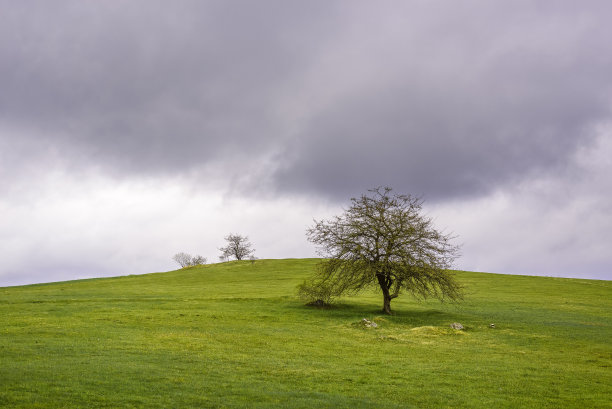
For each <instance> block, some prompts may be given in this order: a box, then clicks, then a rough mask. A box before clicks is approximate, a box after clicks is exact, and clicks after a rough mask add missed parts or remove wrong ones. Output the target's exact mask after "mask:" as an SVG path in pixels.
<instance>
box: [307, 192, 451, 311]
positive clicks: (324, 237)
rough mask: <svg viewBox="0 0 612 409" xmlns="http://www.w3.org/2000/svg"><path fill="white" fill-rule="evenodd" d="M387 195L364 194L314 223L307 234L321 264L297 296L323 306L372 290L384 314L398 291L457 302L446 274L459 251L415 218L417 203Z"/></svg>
mask: <svg viewBox="0 0 612 409" xmlns="http://www.w3.org/2000/svg"><path fill="white" fill-rule="evenodd" d="M391 191H392V189H391V188H389V187H385V188H381V187H379V188H376V189H372V190H369V191H368V192H369V193H370V194H369V195H362V196H361V197H360V198H358V199H355V198H352V199H351V206H350V207H349V208H348V209H347V210H345V211H344V214H342V215H341V216H336V217H335V218H333V219H332V220H327V221H326V220H321V221H316V220H315V225H314V226H313V227H311V228H309V229H308V230H307V236H308V239H309V240H310V241H311V242H313V243H315V244H316V245H318V246H319V253H320V254H321V255H322V256H324V257H326V260H325V261H323V262H322V263H321V264H320V265H319V267H318V270H317V272H316V274H315V275H314V276H313V277H312V278H311V279H310V280H308V281H306V282H304V283H303V284H302V285H301V286H300V287H299V293H300V294H301V295H302V296H304V297H306V298H310V299H312V300H316V299H321V300H323V301H325V302H328V301H329V300H331V299H332V298H333V297H337V296H340V295H342V294H350V293H356V292H358V291H360V290H362V289H364V288H367V287H376V286H378V287H379V288H380V290H381V291H382V294H383V311H384V312H385V313H387V314H391V300H392V299H394V298H396V297H398V296H399V295H400V293H401V292H402V291H403V290H405V291H407V292H409V293H411V294H412V295H414V296H415V297H417V298H427V297H430V296H431V297H435V298H438V299H440V300H445V299H450V300H457V299H460V298H461V296H462V295H461V287H460V285H459V284H458V283H457V282H456V281H455V279H454V277H453V275H452V274H451V273H450V272H449V271H448V270H447V269H448V268H449V267H450V266H451V264H452V262H453V261H454V259H455V258H457V257H458V251H459V247H458V246H455V245H453V244H451V240H452V237H451V236H450V235H445V234H443V233H441V232H439V231H437V230H436V229H434V227H433V224H432V221H431V219H429V218H427V217H425V216H423V215H421V210H422V201H421V200H420V199H418V198H414V197H411V196H409V195H397V194H391Z"/></svg>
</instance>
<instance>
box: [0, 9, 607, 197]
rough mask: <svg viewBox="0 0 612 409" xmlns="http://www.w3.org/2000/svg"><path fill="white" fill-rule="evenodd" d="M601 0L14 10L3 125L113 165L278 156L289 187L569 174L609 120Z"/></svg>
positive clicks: (428, 192) (446, 183) (442, 192)
mask: <svg viewBox="0 0 612 409" xmlns="http://www.w3.org/2000/svg"><path fill="white" fill-rule="evenodd" d="M609 12H610V6H608V5H607V4H606V3H596V2H586V3H581V4H580V5H575V4H574V3H570V2H568V3H559V2H555V3H554V4H552V3H551V4H549V5H546V4H544V3H541V2H517V3H513V4H512V5H511V6H510V5H500V4H493V3H490V2H462V3H461V4H455V3H453V4H449V3H444V2H427V3H422V2H383V3H377V4H372V3H368V2H339V3H338V2H307V3H306V2H269V1H268V2H257V3H253V2H190V1H179V2H176V3H173V4H172V5H169V4H168V3H165V2H118V1H108V2H81V1H78V2H77V1H74V2H72V1H62V2H54V3H53V4H51V3H48V2H19V3H15V2H3V3H2V13H1V16H0V85H1V88H2V93H1V94H0V121H1V122H2V125H4V126H5V127H10V132H9V131H5V132H4V133H3V136H2V137H3V138H8V139H9V142H7V141H5V142H4V143H5V144H8V145H9V148H11V147H12V148H13V149H17V147H16V145H15V144H16V142H15V141H14V138H16V137H18V138H19V139H20V142H19V143H21V144H23V143H27V142H28V141H30V143H31V145H32V146H33V148H32V149H30V152H32V154H33V155H34V154H36V153H38V154H40V155H43V156H45V155H47V156H48V155H49V152H53V153H54V154H55V155H56V156H58V157H61V158H62V159H63V160H64V161H66V162H69V163H72V164H78V165H79V166H92V164H94V165H95V166H98V167H101V168H102V169H103V170H104V171H105V172H108V173H113V174H115V175H118V176H128V177H129V176H130V175H138V174H145V175H151V174H162V175H163V174H180V173H185V172H190V171H193V170H194V169H196V170H197V169H204V168H205V167H206V165H210V164H213V165H214V166H216V167H220V168H223V167H224V163H225V164H226V165H227V162H231V163H232V165H231V166H229V169H228V170H227V172H225V173H224V174H225V175H226V177H228V178H235V177H240V175H241V174H242V175H244V174H245V173H248V172H249V171H250V170H249V169H250V168H249V167H248V166H247V165H245V164H244V163H250V164H252V163H256V162H261V163H263V161H264V160H268V161H269V166H268V165H266V166H267V168H266V169H265V170H264V173H266V175H267V177H268V179H269V180H270V181H271V184H272V186H276V187H277V188H278V189H279V190H280V191H281V192H283V191H292V192H296V191H297V192H317V193H319V194H325V195H328V196H333V197H338V198H344V197H345V196H346V195H347V194H350V193H354V192H355V191H361V190H363V189H364V188H367V187H371V186H374V185H380V184H391V185H393V186H396V187H397V188H398V189H402V190H405V191H410V192H414V193H416V194H423V195H425V196H426V197H429V198H431V199H439V198H440V199H442V198H446V197H455V196H457V195H468V196H469V195H473V194H483V193H486V192H488V191H490V189H491V188H492V187H495V186H499V185H500V184H504V183H507V182H513V181H516V180H517V179H521V178H524V177H527V176H529V175H530V174H532V173H533V172H536V173H537V172H546V171H550V170H551V169H552V170H554V169H555V168H556V167H558V166H562V165H563V163H564V161H565V160H566V159H567V157H568V156H569V155H570V154H571V153H572V152H573V151H574V150H575V149H577V147H579V146H581V145H584V144H588V143H590V141H591V140H592V135H593V132H592V129H593V127H594V126H596V125H597V124H598V123H599V122H601V121H603V120H605V119H606V118H609V116H610V87H611V86H610V84H612V81H610V79H611V78H610V76H611V74H610V73H611V72H612V53H610V52H609V51H608V39H609V38H612V32H611V31H612V28H610V25H609V24H608V23H607V22H608V17H609V16H610V13H609ZM7 134H8V136H6V135H7ZM11 139H12V140H13V142H10V140H11ZM24 139H25V140H26V142H24ZM11 144H12V145H11ZM229 156H232V157H234V158H240V160H234V161H225V160H223V159H220V158H227V157H229ZM270 158H273V160H270ZM236 162H242V163H243V165H240V164H238V165H236ZM267 163H268V162H267ZM203 176H206V175H203Z"/></svg>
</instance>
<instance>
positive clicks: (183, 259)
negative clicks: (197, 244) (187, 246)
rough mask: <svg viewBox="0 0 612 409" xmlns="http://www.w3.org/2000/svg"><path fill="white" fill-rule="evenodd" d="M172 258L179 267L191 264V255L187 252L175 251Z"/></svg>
mask: <svg viewBox="0 0 612 409" xmlns="http://www.w3.org/2000/svg"><path fill="white" fill-rule="evenodd" d="M172 260H174V261H176V262H177V263H178V264H179V266H181V267H189V265H190V264H191V255H190V254H187V253H183V252H181V253H176V254H175V255H174V257H172Z"/></svg>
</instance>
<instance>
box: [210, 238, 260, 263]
mask: <svg viewBox="0 0 612 409" xmlns="http://www.w3.org/2000/svg"><path fill="white" fill-rule="evenodd" d="M225 241H226V242H227V245H226V246H225V247H221V248H219V250H220V251H221V254H222V256H224V257H225V258H226V259H227V260H229V259H230V258H231V257H234V258H235V259H236V260H243V259H245V258H246V257H248V256H250V255H252V254H253V253H254V252H255V249H253V248H252V247H253V245H252V244H251V242H250V241H249V238H248V237H247V236H241V235H239V234H232V233H230V234H229V235H227V236H225Z"/></svg>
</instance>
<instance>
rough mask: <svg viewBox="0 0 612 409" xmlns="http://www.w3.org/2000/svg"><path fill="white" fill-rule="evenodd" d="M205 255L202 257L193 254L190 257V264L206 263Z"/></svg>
mask: <svg viewBox="0 0 612 409" xmlns="http://www.w3.org/2000/svg"><path fill="white" fill-rule="evenodd" d="M206 261H207V260H206V257H202V256H200V255H197V256H193V257H192V258H191V265H192V266H200V265H204V264H206Z"/></svg>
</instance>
